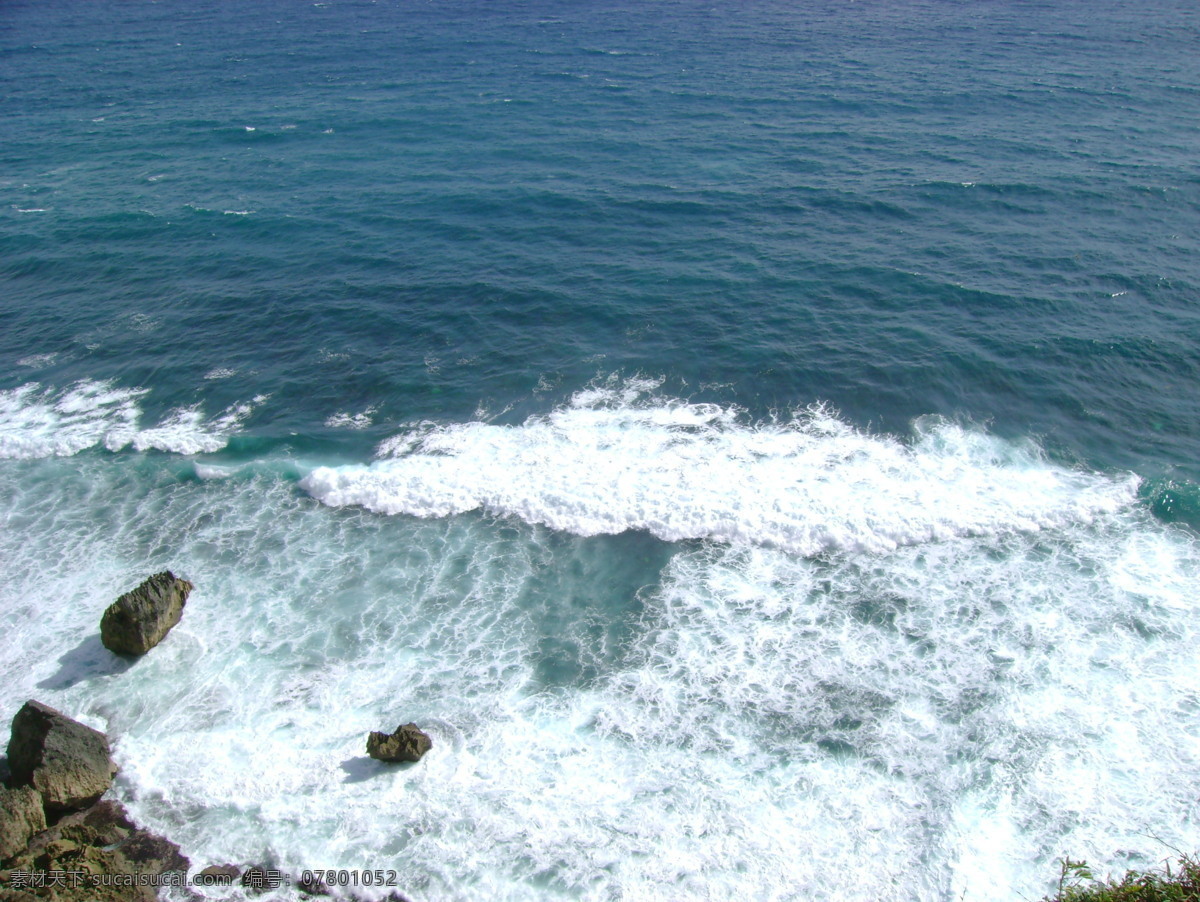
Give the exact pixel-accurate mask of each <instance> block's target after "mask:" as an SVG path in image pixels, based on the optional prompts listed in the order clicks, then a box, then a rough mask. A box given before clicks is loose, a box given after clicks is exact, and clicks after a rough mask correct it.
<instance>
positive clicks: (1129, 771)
mask: <svg viewBox="0 0 1200 902" xmlns="http://www.w3.org/2000/svg"><path fill="white" fill-rule="evenodd" d="M431 428H433V429H436V428H438V427H431ZM103 463H104V462H100V461H95V460H90V459H87V458H76V459H70V460H50V461H45V462H43V463H42V464H41V466H42V467H45V468H46V470H45V472H44V473H41V474H40V476H39V478H37V479H31V478H30V476H31V473H30V468H28V467H23V468H20V469H19V470H18V469H13V468H9V469H5V468H4V467H0V499H3V502H2V503H3V505H4V506H3V508H0V515H2V517H3V520H2V522H5V523H6V524H9V526H10V528H8V529H6V530H3V531H0V558H2V559H4V560H5V562H6V566H5V568H4V572H3V573H0V615H2V616H3V618H4V622H5V623H6V627H7V629H6V631H5V632H4V633H3V634H0V708H2V709H3V710H4V711H5V712H7V713H8V714H9V715H10V716H11V713H12V712H14V711H15V710H16V708H17V707H18V706H19V705H20V703H21V702H22V701H23V700H24V699H25V698H27V697H37V698H40V699H42V700H43V701H46V702H47V703H49V704H53V705H55V706H56V707H59V708H61V709H63V710H65V711H67V712H68V713H71V714H72V715H73V716H78V717H81V718H83V719H85V720H87V721H88V722H90V723H93V724H94V725H96V726H100V727H103V728H105V729H107V730H108V732H109V734H110V736H111V737H112V739H113V743H114V750H115V755H116V757H117V758H118V761H119V763H120V765H121V772H120V774H119V776H118V781H117V785H116V788H115V793H116V795H117V796H118V797H119V798H121V799H122V800H123V801H125V802H126V803H128V804H129V806H130V807H131V809H132V811H133V813H134V815H135V816H136V817H137V818H138V819H139V820H140V821H142V822H144V823H146V824H147V825H149V826H151V827H152V828H155V829H158V830H160V831H163V832H165V833H166V834H167V835H169V836H170V837H171V838H173V839H174V840H175V841H177V842H179V843H181V844H182V846H183V850H184V852H185V853H186V854H187V855H189V857H190V858H191V860H192V862H193V863H194V866H195V868H197V869H198V868H200V867H203V866H205V865H208V864H213V863H221V862H223V861H234V862H238V863H242V864H247V863H251V862H269V863H272V864H277V865H279V866H281V867H284V868H287V869H291V870H294V871H298V870H299V869H301V868H304V867H339V868H356V869H367V868H370V869H375V868H385V869H389V870H395V871H396V873H397V878H398V886H397V887H396V888H397V889H399V890H401V891H402V892H404V894H405V895H406V896H407V897H409V898H412V899H414V900H416V902H433V900H439V902H440V900H473V899H480V898H487V899H498V900H525V899H529V898H539V899H548V900H549V899H590V900H606V899H617V898H627V899H672V900H693V899H695V900H701V899H712V898H722V899H733V900H757V899H769V898H775V899H781V900H783V899H796V900H801V899H802V900H810V899H816V900H819V899H827V900H849V902H884V900H895V902H911V900H922V902H924V900H928V902H935V900H947V899H955V900H958V899H966V900H995V902H1008V900H1011V899H1015V898H1039V897H1040V896H1041V895H1043V894H1044V893H1046V892H1049V891H1050V889H1051V888H1052V884H1053V881H1054V879H1055V877H1056V875H1057V865H1056V864H1055V859H1056V858H1057V857H1059V856H1061V855H1062V854H1064V853H1069V854H1072V855H1074V856H1076V857H1086V858H1088V859H1089V860H1090V861H1091V862H1092V863H1093V865H1095V866H1097V867H1099V868H1101V869H1120V868H1123V867H1124V866H1126V865H1133V866H1138V865H1141V866H1148V865H1153V864H1154V863H1155V861H1156V860H1157V859H1158V858H1160V857H1162V854H1164V853H1163V851H1162V850H1163V848H1164V847H1163V846H1162V845H1160V843H1159V842H1158V840H1155V839H1152V838H1150V836H1151V834H1153V836H1156V837H1158V838H1159V839H1161V841H1162V842H1163V843H1167V844H1169V845H1174V846H1178V847H1180V848H1183V849H1190V848H1194V847H1195V844H1196V842H1197V841H1198V840H1200V834H1198V833H1197V830H1196V827H1195V824H1196V823H1197V822H1200V803H1198V802H1197V800H1196V797H1195V793H1194V791H1193V789H1192V788H1191V780H1190V778H1191V775H1193V774H1194V773H1196V772H1197V771H1198V770H1200V741H1198V740H1197V738H1196V731H1195V728H1194V723H1195V712H1196V710H1197V700H1198V699H1200V642H1197V638H1198V636H1197V631H1196V628H1195V623H1196V617H1195V614H1196V607H1195V605H1196V603H1195V599H1196V598H1197V597H1200V548H1197V545H1196V543H1195V541H1194V540H1192V539H1191V538H1190V537H1188V536H1187V535H1186V534H1184V533H1182V532H1178V531H1175V530H1172V529H1170V528H1167V527H1163V526H1162V525H1161V524H1157V523H1156V522H1155V521H1154V520H1152V519H1151V518H1150V517H1149V516H1148V515H1147V514H1146V513H1145V511H1143V510H1142V509H1140V508H1137V507H1131V508H1127V509H1123V510H1121V511H1118V512H1117V513H1115V514H1114V515H1113V516H1111V517H1108V518H1104V520H1103V522H1094V523H1091V524H1087V523H1083V522H1075V523H1073V524H1069V525H1067V526H1064V527H1063V528H1062V529H1059V530H1056V531H1054V532H1053V533H1048V532H1040V533H1030V532H1006V533H1004V534H1002V535H997V536H993V537H983V538H981V537H967V538H954V539H949V540H947V541H944V542H939V543H933V544H922V545H915V546H907V547H902V548H898V549H895V550H893V551H890V552H885V553H880V554H864V553H836V554H829V555H822V556H819V557H816V558H805V557H800V556H797V555H794V554H790V553H787V552H785V551H782V550H779V549H774V548H764V547H761V546H753V545H742V546H730V545H720V544H715V543H698V544H689V545H687V546H683V547H677V548H672V549H668V550H667V551H665V552H664V554H663V558H662V560H663V563H662V565H661V568H660V566H659V564H657V563H647V564H645V565H640V566H644V567H645V570H644V572H643V574H642V576H641V577H639V578H638V579H636V580H635V581H634V582H633V585H638V584H639V583H642V584H644V588H642V590H641V591H640V592H639V593H638V596H639V597H638V599H637V601H636V603H634V602H633V599H630V598H623V597H622V596H621V595H620V594H619V593H614V592H613V591H612V589H611V584H612V582H613V580H612V579H611V573H612V572H613V571H612V569H611V568H617V569H619V568H621V567H624V566H628V565H629V562H630V561H631V560H636V559H637V558H638V557H639V556H640V555H639V552H640V551H647V552H649V551H652V550H653V548H654V547H656V543H654V542H653V541H652V540H649V539H646V538H644V537H643V538H641V539H638V537H636V536H633V537H622V538H620V539H617V538H600V539H582V538H574V537H570V536H563V535H561V534H556V533H552V532H550V531H549V530H546V529H544V528H541V527H533V526H526V525H523V524H516V525H515V526H514V525H513V524H511V523H503V522H496V521H492V520H489V519H488V518H483V517H454V518H448V519H441V520H439V519H424V520H421V519H413V518H385V517H371V516H356V515H350V516H347V515H345V514H344V513H342V512H333V511H329V510H327V509H323V508H321V507H319V506H314V505H312V504H311V503H309V502H307V500H306V499H304V498H303V497H299V496H298V495H297V494H296V493H295V492H293V491H292V490H291V489H292V487H291V485H290V484H289V483H287V482H286V481H276V480H273V479H271V478H268V477H265V476H261V475H260V476H257V477H254V478H251V479H237V480H222V481H218V482H216V483H208V484H203V485H201V484H196V483H189V482H184V483H177V484H170V485H167V486H163V485H161V484H160V481H159V480H156V479H151V480H146V481H136V480H132V479H131V477H130V475H129V474H126V473H123V472H122V470H121V468H119V467H113V466H105V465H103ZM85 493H90V494H91V495H92V496H95V497H97V498H101V499H106V500H109V499H120V502H121V505H122V506H121V508H120V510H119V511H117V512H116V515H113V514H111V513H110V514H105V513H104V512H103V509H102V508H101V507H99V506H97V507H95V508H92V509H89V508H88V507H86V506H81V505H79V504H78V503H77V499H78V498H79V497H81V496H82V495H84V494H85ZM635 540H636V541H635ZM81 561H86V562H87V565H86V566H81V565H80V564H79V562H81ZM168 566H169V567H172V568H173V569H175V570H176V572H179V573H182V574H183V575H185V576H188V577H189V578H191V579H193V580H194V581H195V582H196V584H197V589H196V591H195V592H194V593H193V596H192V598H191V599H190V600H189V604H188V610H187V613H186V614H185V617H184V619H183V621H182V622H181V623H180V624H179V626H177V627H176V628H175V629H174V630H173V631H172V633H171V634H170V635H169V636H168V637H167V639H166V641H165V642H164V643H163V644H162V645H161V646H159V647H158V648H157V649H155V652H154V653H153V654H152V655H149V656H147V657H146V658H145V659H144V660H142V661H139V662H138V664H137V665H136V666H134V667H132V668H129V669H124V668H123V665H122V664H121V662H119V661H117V660H116V659H114V658H112V656H111V655H108V654H107V652H105V651H104V650H103V648H101V647H99V644H98V640H96V638H95V630H96V626H95V624H96V618H97V617H98V616H99V612H100V611H102V610H103V607H104V606H105V605H106V604H108V603H109V602H110V601H111V599H112V598H113V597H115V595H116V594H118V593H119V592H120V591H123V590H125V589H127V588H128V587H129V586H130V585H131V584H133V583H134V582H136V581H137V580H139V579H140V578H142V576H144V575H145V573H146V572H150V571H153V570H155V569H161V568H163V567H168ZM46 598H53V599H57V600H58V602H59V603H56V604H51V605H47V604H45V603H44V601H43V599H46ZM547 648H551V649H555V650H557V651H554V653H553V655H551V657H554V656H558V657H561V656H562V654H563V653H566V654H567V657H569V658H575V659H577V663H581V664H585V665H586V667H579V668H577V669H576V671H574V673H575V674H576V675H575V676H569V677H568V678H566V679H563V680H559V681H558V682H556V683H553V684H550V685H548V684H547V682H546V678H545V676H544V674H543V673H542V671H541V667H542V665H543V664H544V663H545V661H546V659H547V655H548V652H547ZM564 650H566V652H564ZM408 720H415V721H417V722H418V723H420V724H421V725H423V726H424V727H425V728H426V729H427V731H428V732H429V733H430V734H431V735H432V736H433V739H434V747H433V750H432V751H431V752H430V753H429V755H427V756H426V758H425V759H424V760H422V761H421V762H420V763H419V764H417V765H414V766H411V767H400V768H394V767H392V768H389V767H385V766H383V765H380V764H378V763H376V762H372V761H370V760H369V759H367V758H366V756H365V752H364V748H363V743H364V737H365V734H366V732H367V731H369V730H372V729H380V728H391V727H394V726H395V725H396V724H398V723H402V722H406V721H408ZM864 862H870V866H869V867H864V866H863V863H864ZM213 898H226V896H225V895H223V894H222V893H215V892H214V893H213ZM235 898H236V897H235ZM279 898H288V899H294V898H296V897H295V896H294V895H292V896H287V895H281V896H279Z"/></svg>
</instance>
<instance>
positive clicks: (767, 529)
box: [302, 383, 1138, 555]
mask: <svg viewBox="0 0 1200 902" xmlns="http://www.w3.org/2000/svg"><path fill="white" fill-rule="evenodd" d="M652 387H653V384H652V383H651V384H650V385H649V386H634V387H633V388H632V389H631V388H629V387H628V386H626V387H625V388H623V389H621V390H618V391H613V390H606V389H589V390H588V391H585V392H581V393H579V394H577V395H576V396H575V397H574V398H573V399H572V401H571V403H569V404H567V405H564V406H561V407H559V408H557V409H555V410H554V411H552V412H551V413H549V414H548V415H546V416H538V417H531V418H530V419H528V420H526V422H525V423H523V424H521V425H520V426H498V425H493V424H490V423H486V422H481V421H476V422H468V423H461V424H449V425H437V424H429V423H426V424H421V425H419V426H415V427H412V428H411V429H409V430H407V431H405V432H402V433H400V434H399V435H396V436H394V437H393V438H391V439H389V440H387V441H386V442H384V443H383V445H382V446H381V447H380V449H379V455H378V456H379V458H380V459H378V460H376V461H375V462H374V463H372V464H370V465H359V466H343V467H319V468H317V469H315V470H313V471H312V472H311V473H310V474H309V475H308V476H307V477H306V478H305V479H304V480H303V482H302V486H303V488H304V489H305V490H306V491H308V492H309V493H310V494H311V495H313V497H315V498H317V499H318V500H320V501H321V502H323V503H324V504H327V505H330V506H334V507H341V506H350V505H354V506H360V507H363V508H366V509H368V510H371V511H375V512H378V513H384V514H409V515H413V516H418V517H444V516H450V515H453V514H459V513H464V512H466V511H471V510H483V511H486V512H488V513H491V514H494V515H500V516H513V517H518V518H520V519H522V520H524V521H526V522H528V523H533V524H540V525H544V526H549V527H551V528H553V529H557V530H562V531H565V532H570V533H574V534H576V535H581V536H592V535H600V534H613V533H620V532H623V531H625V530H630V529H634V530H645V531H647V532H649V533H651V534H653V535H655V536H657V537H658V538H661V539H664V540H667V541H679V540H684V539H710V540H714V541H719V542H728V543H735V544H736V543H755V544H762V545H770V546H774V547H777V548H780V549H783V550H785V551H789V552H793V553H797V554H802V555H812V554H817V553H820V552H822V551H827V550H834V549H840V550H846V551H869V552H881V551H887V550H890V549H894V548H897V547H900V546H903V545H911V544H916V543H921V542H928V541H937V540H944V539H948V538H952V537H955V536H970V535H993V534H997V533H1002V532H1005V531H1010V530H1023V531H1030V530H1039V529H1044V528H1052V527H1061V526H1064V525H1066V524H1069V523H1077V522H1089V521H1090V520H1092V519H1093V518H1095V517H1097V516H1100V515H1103V514H1107V513H1111V512H1113V511H1115V510H1118V509H1119V508H1121V507H1123V506H1125V505H1128V504H1129V503H1131V502H1132V501H1133V500H1134V499H1135V497H1136V492H1137V486H1138V480H1137V478H1136V477H1134V476H1132V475H1127V476H1117V477H1113V476H1107V475H1102V474H1096V473H1089V472H1083V471H1078V470H1072V469H1068V468H1066V467H1062V466H1058V465H1056V464H1053V463H1050V462H1048V461H1047V460H1046V459H1045V458H1044V456H1043V455H1042V454H1041V453H1040V451H1039V450H1038V449H1037V448H1036V446H1034V445H1032V444H1013V443H1009V442H1005V441H1003V440H1001V439H999V438H996V437H993V436H989V435H987V434H986V433H985V432H982V431H980V430H977V429H971V428H966V427H963V426H961V425H957V424H954V423H951V422H947V421H944V420H934V419H930V420H926V421H921V422H918V423H917V424H915V426H914V432H913V436H912V438H911V440H910V441H908V442H900V441H898V440H896V439H893V438H890V437H887V436H878V435H870V434H867V433H864V432H861V431H859V430H856V429H854V428H853V427H851V426H849V425H847V424H846V423H844V422H843V421H841V420H840V419H838V418H837V417H836V416H835V415H833V414H832V413H830V412H829V411H828V410H826V409H824V408H822V407H819V406H817V407H810V408H808V409H806V410H802V411H798V412H796V413H795V414H793V415H792V416H790V417H787V418H779V419H775V420H771V421H767V422H749V421H747V420H746V418H745V417H744V416H742V414H741V413H740V411H738V410H737V409H736V408H728V407H721V406H718V405H712V404H693V403H688V402H685V401H679V400H672V399H662V398H657V397H653V396H650V395H648V394H647V390H648V389H649V388H652Z"/></svg>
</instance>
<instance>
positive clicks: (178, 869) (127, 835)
mask: <svg viewBox="0 0 1200 902" xmlns="http://www.w3.org/2000/svg"><path fill="white" fill-rule="evenodd" d="M8 866H9V867H10V868H12V869H13V870H14V871H15V870H18V869H19V870H23V871H27V872H28V871H35V872H45V873H51V872H64V873H68V874H72V875H79V881H78V885H74V881H72V883H69V884H68V885H67V886H58V887H55V888H54V889H53V890H52V891H49V892H50V895H47V892H48V890H45V889H41V888H33V889H30V893H31V894H32V895H33V896H34V897H36V898H38V899H46V898H49V899H53V900H57V902H155V900H156V899H157V897H158V893H157V891H156V889H155V887H154V886H153V885H146V884H147V883H149V882H150V880H151V879H152V880H153V881H154V882H155V883H158V884H162V885H165V884H168V883H172V884H175V885H182V884H183V883H184V881H185V879H186V874H187V869H188V867H189V863H188V860H187V859H186V858H185V857H184V856H183V855H182V854H181V853H180V851H179V847H178V846H176V845H175V844H174V843H172V842H168V841H167V840H165V839H163V838H162V837H161V836H157V835H155V834H153V833H150V832H148V831H146V830H143V829H141V828H140V827H138V826H137V825H136V824H134V823H133V822H132V821H131V820H130V819H129V815H128V813H127V812H126V811H125V809H124V808H123V807H122V806H121V804H120V803H118V802H114V801H112V800H110V799H105V800H104V801H101V802H97V803H96V804H95V805H93V806H91V807H90V808H85V809H84V810H82V811H77V812H74V813H72V814H68V815H66V816H64V817H63V818H62V820H60V821H59V822H58V823H56V824H55V825H54V826H53V827H50V828H49V829H47V830H45V831H43V832H42V833H39V834H37V835H36V836H34V837H33V839H32V840H31V841H30V843H29V846H28V848H26V849H25V850H24V851H23V852H21V853H19V854H18V855H17V856H16V857H15V858H14V859H12V860H11V861H10V862H8ZM0 902H7V900H5V899H4V897H3V896H0Z"/></svg>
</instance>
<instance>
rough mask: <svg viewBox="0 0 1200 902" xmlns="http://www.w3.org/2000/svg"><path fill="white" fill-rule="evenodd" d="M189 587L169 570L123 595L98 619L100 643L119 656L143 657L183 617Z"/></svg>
mask: <svg viewBox="0 0 1200 902" xmlns="http://www.w3.org/2000/svg"><path fill="white" fill-rule="evenodd" d="M191 591H192V584H191V583H189V582H188V581H187V580H186V579H179V578H178V577H176V576H175V574H173V573H172V572H171V571H170V570H164V571H163V572H162V573H157V574H155V575H154V576H152V577H150V578H149V579H148V580H146V581H145V582H144V583H142V584H141V585H140V586H138V587H137V588H136V589H134V590H133V591H132V592H126V593H125V594H124V595H122V596H121V597H120V598H118V599H117V600H116V601H114V602H113V603H112V604H111V605H109V607H108V610H107V611H105V612H104V616H103V617H102V618H101V619H100V641H102V642H103V643H104V647H105V648H107V649H109V650H110V651H114V652H116V653H117V654H121V655H144V654H145V653H146V652H148V651H149V650H150V649H152V648H153V647H154V646H156V645H158V643H159V642H161V641H162V640H163V637H164V636H165V635H166V634H167V633H168V632H169V631H170V629H171V627H173V626H174V625H175V624H177V623H178V622H179V618H180V617H182V616H183V606H184V605H185V604H187V598H188V594H189V593H190V592H191Z"/></svg>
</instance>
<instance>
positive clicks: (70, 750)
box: [8, 701, 117, 816]
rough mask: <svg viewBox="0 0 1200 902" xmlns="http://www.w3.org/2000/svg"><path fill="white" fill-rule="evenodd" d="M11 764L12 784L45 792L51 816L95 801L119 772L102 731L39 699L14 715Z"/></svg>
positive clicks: (9, 760) (43, 799) (46, 804)
mask: <svg viewBox="0 0 1200 902" xmlns="http://www.w3.org/2000/svg"><path fill="white" fill-rule="evenodd" d="M8 765H9V767H10V768H11V770H12V783H13V785H15V786H32V787H33V788H34V789H36V790H37V791H38V792H39V793H41V796H42V803H43V804H44V805H45V808H46V813H47V814H48V815H51V816H53V815H55V814H59V813H61V812H64V811H74V810H76V809H77V808H83V807H84V806H86V805H90V804H92V803H93V802H95V801H96V800H97V799H99V798H100V796H102V795H104V793H105V792H107V791H108V788H109V786H111V785H112V778H113V774H115V773H116V772H117V766H116V765H115V764H113V760H112V758H111V757H110V756H109V752H108V739H107V738H106V737H105V735H104V734H103V733H101V732H99V731H98V730H93V729H92V728H91V727H87V726H84V725H83V724H81V723H78V722H77V721H74V720H72V719H71V718H69V717H67V716H66V715H65V714H62V713H61V712H59V711H55V710H54V709H53V708H50V707H47V706H46V705H43V704H41V703H40V702H35V701H28V702H26V703H25V705H24V707H22V708H21V710H20V711H18V712H17V716H16V717H14V718H13V722H12V736H11V737H10V738H9V740H8Z"/></svg>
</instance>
